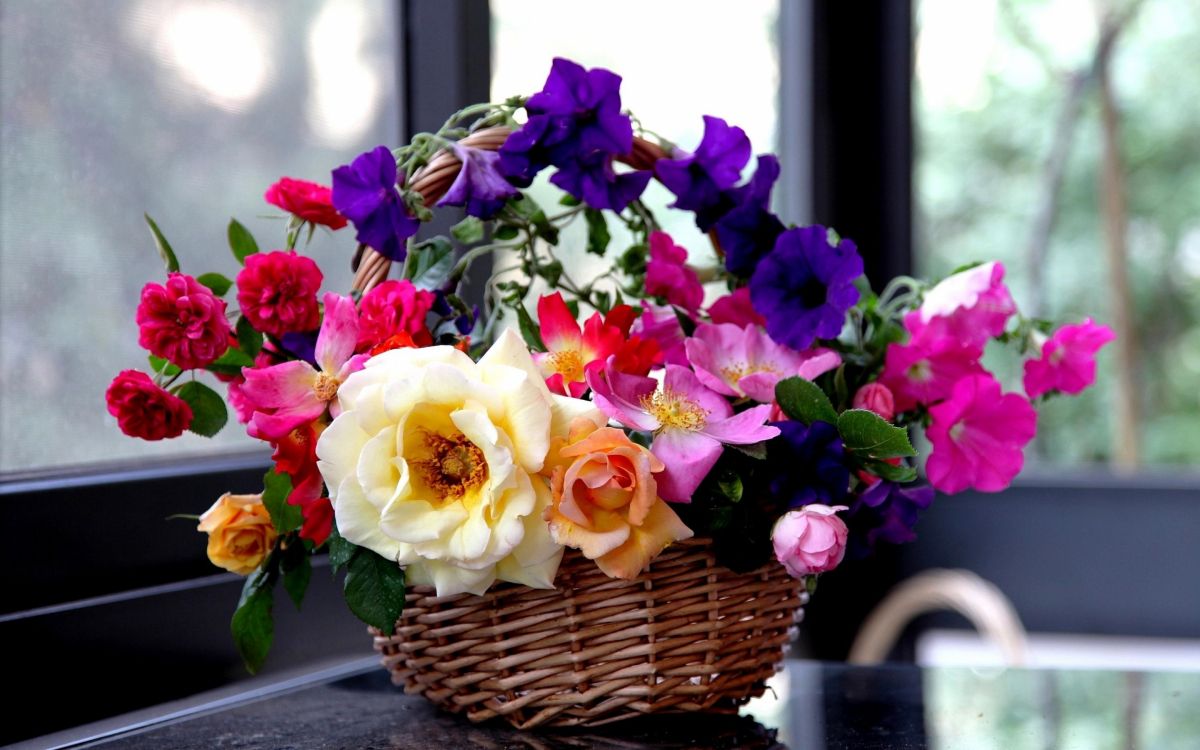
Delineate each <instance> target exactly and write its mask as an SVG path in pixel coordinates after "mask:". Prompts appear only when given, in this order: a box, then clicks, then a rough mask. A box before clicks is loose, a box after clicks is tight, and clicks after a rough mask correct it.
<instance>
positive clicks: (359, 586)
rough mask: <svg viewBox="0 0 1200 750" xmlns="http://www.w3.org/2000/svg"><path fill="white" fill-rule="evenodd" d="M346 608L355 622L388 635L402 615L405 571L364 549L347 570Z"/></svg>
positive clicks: (394, 629)
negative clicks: (359, 621)
mask: <svg viewBox="0 0 1200 750" xmlns="http://www.w3.org/2000/svg"><path fill="white" fill-rule="evenodd" d="M344 593H345V595H346V604H347V605H348V606H349V607H350V611H351V612H353V613H354V614H355V616H356V617H358V619H360V620H362V621H363V622H365V623H366V624H368V625H371V626H373V627H376V628H378V629H380V630H382V631H383V632H384V633H387V634H388V635H391V634H392V633H394V632H396V620H398V619H399V618H400V613H401V612H403V611H404V571H403V570H402V569H401V568H400V566H399V565H397V564H396V563H395V562H394V561H392V560H387V559H385V558H383V557H380V556H379V555H377V554H375V553H374V552H372V551H371V550H368V549H363V550H362V551H361V552H359V553H358V554H357V555H355V556H354V557H353V558H352V559H351V560H350V564H349V565H348V566H347V568H346V584H345V587H344Z"/></svg>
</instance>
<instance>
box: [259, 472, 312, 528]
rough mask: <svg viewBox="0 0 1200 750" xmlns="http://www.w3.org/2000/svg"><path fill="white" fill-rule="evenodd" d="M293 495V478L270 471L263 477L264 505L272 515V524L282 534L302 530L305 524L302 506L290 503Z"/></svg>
mask: <svg viewBox="0 0 1200 750" xmlns="http://www.w3.org/2000/svg"><path fill="white" fill-rule="evenodd" d="M290 494H292V478H291V477H289V476H288V475H287V474H284V473H281V472H277V471H275V470H274V469H268V470H267V473H266V474H264V475H263V495H262V499H263V505H265V506H266V507H267V512H268V513H270V514H271V523H273V524H275V530H276V531H278V532H279V533H280V534H287V533H289V532H292V531H295V530H296V529H298V528H300V526H301V525H303V523H304V514H303V513H302V512H301V511H300V506H298V505H291V504H289V503H288V501H287V499H288V495H290Z"/></svg>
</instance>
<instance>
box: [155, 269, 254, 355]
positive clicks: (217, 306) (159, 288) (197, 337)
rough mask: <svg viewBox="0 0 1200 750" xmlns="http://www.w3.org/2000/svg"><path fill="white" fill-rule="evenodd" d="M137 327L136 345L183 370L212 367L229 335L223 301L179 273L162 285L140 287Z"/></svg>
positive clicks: (223, 351) (227, 341)
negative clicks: (140, 298)
mask: <svg viewBox="0 0 1200 750" xmlns="http://www.w3.org/2000/svg"><path fill="white" fill-rule="evenodd" d="M137 324H138V328H139V331H138V343H139V344H141V345H142V346H143V347H144V348H145V349H147V350H149V352H150V353H151V354H153V355H155V356H157V357H163V358H165V359H169V360H170V361H171V362H173V363H175V364H176V365H178V366H179V367H181V368H183V369H185V370H191V369H194V368H197V367H206V366H207V365H209V364H212V362H213V361H215V360H216V359H217V358H218V357H220V356H221V355H222V354H224V353H225V350H226V349H228V348H229V341H230V336H231V335H232V333H233V331H232V329H231V328H230V327H229V321H227V320H226V319H225V301H224V300H222V299H221V298H220V297H218V296H216V295H215V294H213V293H212V291H210V290H209V288H208V287H206V286H204V285H203V284H201V283H200V282H198V281H196V280H195V279H194V278H192V277H191V276H188V275H186V274H182V273H172V274H169V275H168V276H167V283H166V284H165V285H163V284H155V283H150V284H147V285H146V286H144V287H142V301H141V303H140V304H139V305H138V308H137Z"/></svg>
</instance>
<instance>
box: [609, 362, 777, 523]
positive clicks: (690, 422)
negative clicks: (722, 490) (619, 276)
mask: <svg viewBox="0 0 1200 750" xmlns="http://www.w3.org/2000/svg"><path fill="white" fill-rule="evenodd" d="M666 369H667V371H666V377H665V378H664V379H663V384H662V387H661V388H659V386H658V383H657V382H656V381H655V380H654V379H653V378H647V377H639V376H637V375H626V374H624V373H620V372H617V370H616V369H615V368H614V367H613V363H612V360H611V359H610V360H609V362H608V364H607V366H606V367H605V368H604V372H603V374H601V373H600V372H599V371H592V372H589V373H588V376H587V377H588V385H590V386H591V387H592V392H593V399H594V401H595V402H596V406H598V407H599V408H600V410H601V411H602V412H604V413H605V414H606V415H607V416H608V417H610V418H611V419H615V420H617V421H618V422H620V423H621V424H623V425H625V426H626V427H630V428H632V429H635V430H644V431H647V432H653V433H654V441H653V443H652V444H651V446H650V452H651V453H653V454H654V455H655V456H657V457H658V458H659V460H661V461H662V462H663V464H665V465H666V470H665V471H663V473H662V474H661V475H659V477H658V494H659V496H660V497H662V499H664V500H668V501H671V502H677V503H688V502H691V500H692V494H693V493H694V492H695V491H696V488H697V487H699V486H700V482H701V481H703V480H704V477H705V476H706V475H707V474H708V472H709V470H710V469H712V467H713V464H715V463H716V462H717V459H718V458H719V457H720V456H721V451H722V450H723V448H722V444H732V445H749V444H752V443H758V442H762V441H763V440H770V439H771V438H773V437H775V436H776V435H778V434H779V429H778V428H777V427H772V426H770V425H766V424H764V422H766V420H767V417H768V415H769V414H770V412H771V407H770V406H766V405H764V406H755V407H752V408H750V409H746V410H745V411H742V412H739V413H737V414H735V413H734V412H733V407H732V406H730V405H729V401H727V400H726V399H725V397H724V396H722V395H720V394H719V393H716V392H714V391H712V390H709V389H708V388H706V387H704V384H703V383H701V382H700V381H699V380H698V379H697V378H696V376H695V374H694V373H693V372H692V371H691V370H689V369H687V368H686V367H679V366H678V365H667V368H666Z"/></svg>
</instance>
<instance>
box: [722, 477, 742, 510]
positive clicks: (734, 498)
mask: <svg viewBox="0 0 1200 750" xmlns="http://www.w3.org/2000/svg"><path fill="white" fill-rule="evenodd" d="M717 490H718V491H719V492H720V493H721V494H722V495H724V496H725V497H727V498H729V501H730V502H731V503H736V502H740V501H741V499H742V478H741V477H739V476H738V475H737V474H736V473H734V472H732V471H726V472H724V473H722V474H721V476H720V478H718V479H717Z"/></svg>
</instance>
